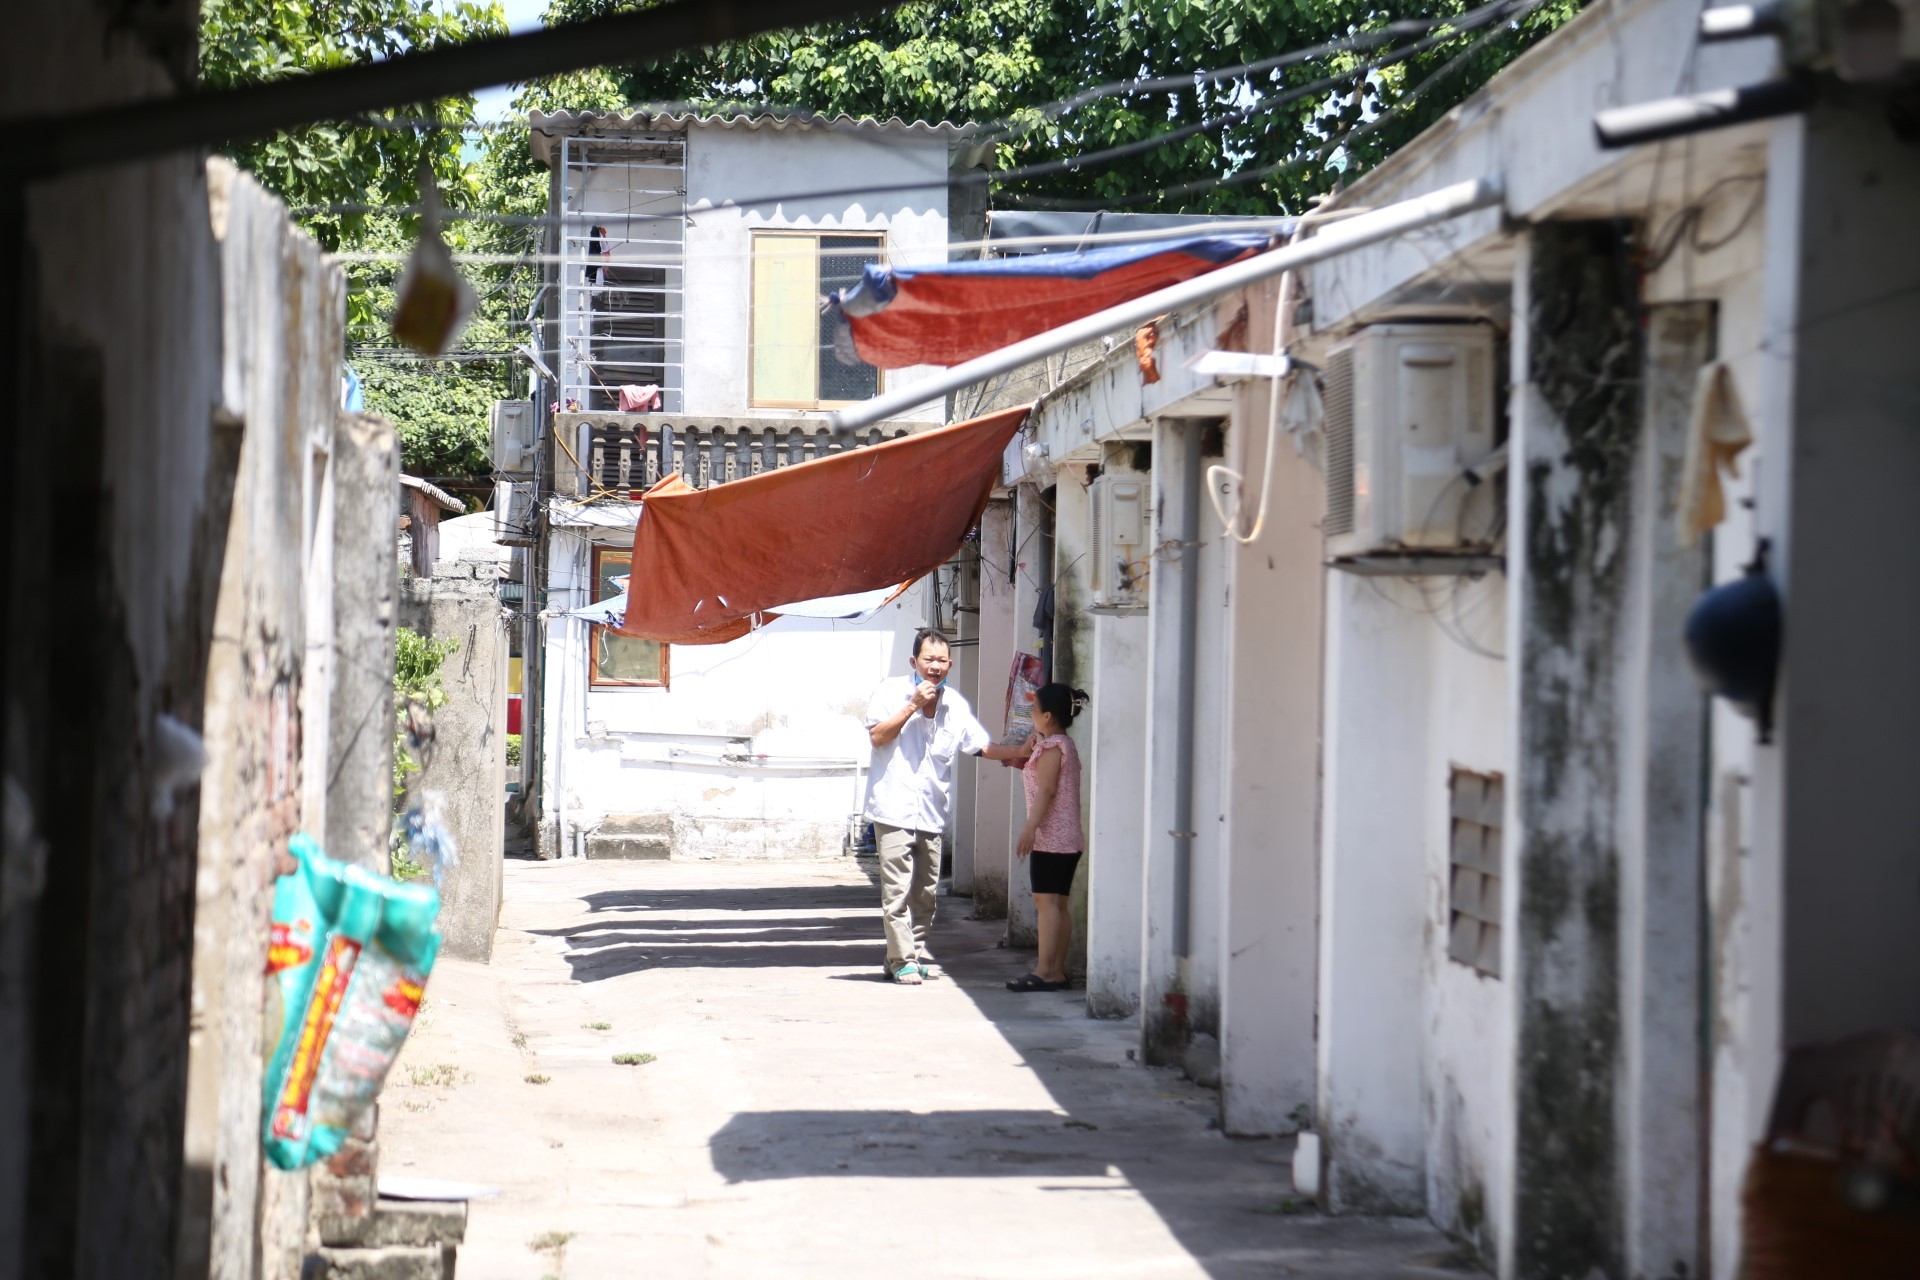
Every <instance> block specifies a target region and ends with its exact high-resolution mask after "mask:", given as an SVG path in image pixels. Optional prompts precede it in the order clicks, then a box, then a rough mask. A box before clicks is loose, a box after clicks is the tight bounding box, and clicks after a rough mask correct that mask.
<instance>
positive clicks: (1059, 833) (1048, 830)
mask: <svg viewBox="0 0 1920 1280" xmlns="http://www.w3.org/2000/svg"><path fill="white" fill-rule="evenodd" d="M1055 749H1057V750H1058V751H1059V752H1060V784H1059V785H1058V786H1057V787H1055V788H1054V791H1053V804H1052V806H1051V807H1050V808H1048V810H1047V817H1046V821H1044V822H1042V823H1041V824H1040V827H1039V830H1038V831H1036V832H1035V833H1034V837H1033V847H1034V848H1035V849H1037V850H1038V851H1040V852H1041V853H1085V852H1086V849H1087V834H1086V832H1084V831H1082V830H1081V829H1080V751H1079V749H1078V748H1077V747H1075V746H1074V745H1073V739H1072V738H1069V737H1068V736H1067V735H1066V734H1064V733H1056V734H1054V735H1052V736H1051V737H1047V738H1042V739H1040V745H1039V746H1038V747H1036V748H1035V749H1034V752H1033V755H1032V756H1031V757H1029V758H1028V760H1027V763H1026V765H1025V766H1024V767H1023V768H1022V769H1021V770H1020V780H1021V781H1022V782H1023V783H1025V784H1026V788H1027V813H1028V814H1032V813H1033V803H1034V792H1035V791H1037V790H1039V788H1040V774H1039V772H1038V768H1039V764H1040V757H1041V756H1042V755H1044V754H1045V753H1046V752H1047V751H1049V750H1055Z"/></svg>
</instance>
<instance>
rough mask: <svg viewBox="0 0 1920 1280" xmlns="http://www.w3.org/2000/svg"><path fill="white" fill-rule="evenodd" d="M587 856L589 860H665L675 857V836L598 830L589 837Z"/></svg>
mask: <svg viewBox="0 0 1920 1280" xmlns="http://www.w3.org/2000/svg"><path fill="white" fill-rule="evenodd" d="M587 857H588V859H589V860H594V859H600V860H605V859H613V858H618V859H624V860H628V861H637V860H664V859H668V858H671V857H673V837H672V836H671V835H642V834H622V833H619V832H609V831H596V832H594V833H592V834H591V835H589V836H588V837H587Z"/></svg>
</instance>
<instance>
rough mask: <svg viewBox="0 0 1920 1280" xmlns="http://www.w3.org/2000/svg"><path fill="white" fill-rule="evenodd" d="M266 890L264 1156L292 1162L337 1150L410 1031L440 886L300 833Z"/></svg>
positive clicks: (429, 965)
mask: <svg viewBox="0 0 1920 1280" xmlns="http://www.w3.org/2000/svg"><path fill="white" fill-rule="evenodd" d="M288 852H289V853H291V854H292V855H293V857H294V859H295V861H296V862H298V863H299V867H298V869H297V870H295V871H294V872H293V873H292V874H290V875H285V876H282V877H280V880H279V882H278V883H277V884H276V885H275V887H274V896H273V925H272V937H271V942H270V944H269V946H268V950H267V976H268V988H269V994H270V1010H269V1018H270V1023H269V1025H270V1026H275V1027H277V1030H278V1035H277V1037H276V1040H275V1045H274V1051H273V1056H272V1058H271V1060H270V1061H269V1064H268V1067H267V1078H266V1089H265V1099H264V1102H265V1118H264V1124H265V1134H264V1143H265V1147H266V1153H267V1158H268V1159H270V1160H271V1161H273V1163H274V1164H275V1165H276V1166H277V1167H279V1168H281V1169H298V1168H301V1167H303V1166H305V1165H308V1164H311V1163H313V1162H314V1161H315V1160H319V1159H321V1158H323V1157H325V1156H328V1155H331V1154H332V1153H333V1152H335V1151H337V1150H339V1149H340V1144H341V1143H343V1142H344V1141H346V1138H347V1135H348V1134H349V1133H350V1132H352V1130H353V1127H354V1125H355V1123H356V1122H357V1121H358V1120H359V1118H360V1116H361V1115H362V1114H364V1113H365V1111H366V1109H367V1108H368V1107H369V1106H371V1105H372V1104H373V1100H374V1099H375V1098H376V1097H378V1096H379V1093H380V1088H381V1086H382V1085H383V1084H384V1083H385V1082H386V1078H387V1072H388V1071H389V1070H390V1069H391V1068H392V1066H393V1061H394V1059H395V1058H396V1057H397V1056H398V1055H399V1052H400V1046H401V1045H402V1044H403V1043H405V1041H406V1038H407V1034H408V1032H410V1031H411V1030H412V1029H413V1022H414V1018H415V1016H416V1015H418V1013H419V1011H420V1000H421V997H422V995H423V994H424V992H425V987H426V981H427V975H428V974H430V973H431V972H432V971H433V963H434V960H435V959H436V958H437V957H438V955H439V951H440V934H439V933H438V931H437V930H436V929H435V928H434V923H435V920H436V919H437V918H438V916H439V913H440V895H439V894H438V893H437V892H435V891H434V890H433V889H430V888H428V887H427V886H425V885H403V884H399V883H396V882H395V881H392V880H389V879H387V878H386V877H384V876H376V875H373V874H370V873H369V872H366V871H363V870H361V869H360V868H359V867H353V866H348V865H346V864H344V863H340V862H335V861H334V860H333V859H331V858H329V857H327V856H326V855H325V854H324V853H322V852H321V851H320V846H319V845H318V844H316V843H315V842H314V841H313V840H312V838H311V837H308V836H304V835H300V836H295V837H294V838H293V840H292V841H291V842H289V845H288Z"/></svg>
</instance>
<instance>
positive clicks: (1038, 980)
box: [1007, 973, 1067, 991]
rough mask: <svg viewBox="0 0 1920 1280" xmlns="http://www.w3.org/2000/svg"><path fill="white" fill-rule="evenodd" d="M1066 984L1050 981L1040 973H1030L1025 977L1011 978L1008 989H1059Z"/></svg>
mask: <svg viewBox="0 0 1920 1280" xmlns="http://www.w3.org/2000/svg"><path fill="white" fill-rule="evenodd" d="M1066 985H1067V984H1066V983H1064V982H1048V981H1047V980H1046V979H1045V978H1043V977H1041V976H1040V975H1039V974H1037V973H1030V974H1028V975H1027V976H1026V977H1024V978H1012V979H1009V980H1008V982H1007V990H1009V991H1059V990H1061V989H1062V988H1064V987H1065V986H1066Z"/></svg>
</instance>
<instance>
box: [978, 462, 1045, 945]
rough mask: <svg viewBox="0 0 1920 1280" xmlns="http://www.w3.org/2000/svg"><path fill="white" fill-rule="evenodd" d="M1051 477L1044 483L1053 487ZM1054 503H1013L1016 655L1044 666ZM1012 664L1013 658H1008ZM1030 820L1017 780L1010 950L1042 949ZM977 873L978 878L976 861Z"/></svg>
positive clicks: (1010, 811)
mask: <svg viewBox="0 0 1920 1280" xmlns="http://www.w3.org/2000/svg"><path fill="white" fill-rule="evenodd" d="M1052 480H1053V477H1052V475H1051V473H1049V474H1048V475H1047V476H1046V478H1045V480H1044V482H1043V483H1045V484H1048V485H1051V484H1052ZM1051 501H1052V500H1051V499H1050V498H1049V497H1048V495H1047V493H1046V492H1045V490H1043V489H1042V488H1040V487H1038V486H1036V485H1031V484H1026V485H1021V486H1020V488H1019V490H1018V493H1017V495H1016V497H1015V499H1014V530H1013V537H1014V546H1015V548H1016V549H1017V550H1016V552H1015V555H1014V562H1015V569H1014V575H1015V576H1014V584H1013V634H1014V637H1015V639H1014V646H1013V647H1014V650H1015V652H1018V653H1037V654H1040V655H1041V657H1042V659H1043V660H1044V661H1050V660H1051V659H1052V656H1053V655H1052V652H1051V649H1050V646H1051V645H1052V644H1053V637H1052V636H1050V635H1049V636H1045V637H1043V636H1042V635H1041V634H1040V632H1039V631H1037V630H1036V629H1035V628H1034V625H1033V618H1034V610H1035V608H1036V607H1037V606H1038V605H1039V603H1040V593H1041V592H1043V591H1045V590H1046V588H1047V584H1048V583H1049V582H1051V581H1052V578H1053V545H1052V544H1053V511H1052V510H1051ZM1008 661H1009V663H1011V661H1012V659H1008ZM1026 821H1027V801H1026V788H1025V786H1024V785H1023V784H1022V783H1021V781H1020V779H1018V778H1014V779H1013V781H1012V797H1011V799H1010V801H1009V802H1008V805H1007V878H1006V886H1007V902H1006V916H1007V945H1009V946H1014V947H1035V946H1037V945H1039V933H1038V924H1037V922H1038V919H1039V917H1038V916H1037V915H1036V914H1035V912H1034V908H1033V880H1032V876H1031V874H1030V873H1029V872H1028V870H1027V866H1026V863H1025V861H1023V860H1022V859H1020V858H1019V857H1017V856H1015V855H1014V852H1013V850H1014V847H1015V842H1016V841H1017V840H1018V839H1019V838H1020V830H1021V828H1022V827H1024V826H1025V825H1026ZM974 873H975V874H976V875H978V874H979V861H978V859H976V860H975V863H974Z"/></svg>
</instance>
